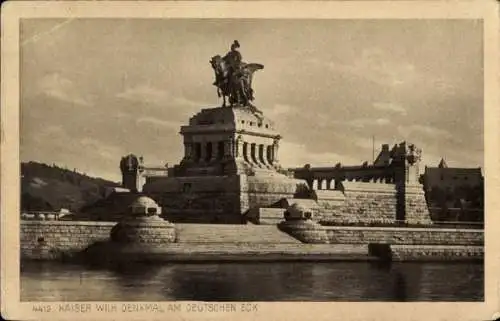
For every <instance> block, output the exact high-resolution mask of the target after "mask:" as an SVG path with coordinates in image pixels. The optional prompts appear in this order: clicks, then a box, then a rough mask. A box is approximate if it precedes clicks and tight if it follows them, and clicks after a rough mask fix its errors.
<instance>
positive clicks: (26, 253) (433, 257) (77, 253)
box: [21, 221, 484, 262]
mask: <svg viewBox="0 0 500 321" xmlns="http://www.w3.org/2000/svg"><path fill="white" fill-rule="evenodd" d="M155 222H156V221H155ZM115 224H116V223H113V222H75V221H69V222H64V221H28V222H22V225H21V259H22V260H69V261H81V260H85V261H102V260H109V261H146V262H151V261H157V262H247V261H259V262H280V261H283V262H285V261H296V262H306V261H315V262H318V261H481V260H482V259H483V257H484V248H483V231H482V230H470V229H469V230H459V229H442V228H441V229H439V228H438V229H429V228H397V227H384V228H374V227H322V226H320V225H318V224H311V223H308V224H302V223H300V224H292V225H290V226H288V227H289V228H288V229H287V228H278V227H277V226H276V225H252V224H241V225H228V224H223V225H216V224H175V225H169V227H168V228H169V229H170V230H171V232H170V233H172V237H171V239H169V240H167V241H165V239H164V238H161V237H160V236H161V235H162V234H161V233H160V232H161V231H162V229H161V228H159V227H156V228H151V229H148V228H146V229H144V228H143V229H141V230H137V231H136V232H134V231H135V230H134V229H130V228H128V230H127V233H129V234H127V235H135V233H139V232H140V231H142V232H140V233H146V234H144V235H143V236H141V240H140V241H137V242H132V241H130V240H129V241H123V242H120V241H116V240H115V241H113V240H112V238H111V237H110V235H111V230H112V228H113V226H115ZM147 224H151V223H147ZM148 226H149V225H148ZM151 226H152V225H151ZM160 230H161V231H160ZM286 231H288V232H286ZM130 233H132V234H130ZM158 233H160V234H158ZM141 235H142V234H141ZM319 236H321V237H319Z"/></svg>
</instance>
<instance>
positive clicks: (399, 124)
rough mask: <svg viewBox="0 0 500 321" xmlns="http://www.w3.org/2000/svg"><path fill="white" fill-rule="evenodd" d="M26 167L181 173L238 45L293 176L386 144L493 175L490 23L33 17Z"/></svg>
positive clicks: (24, 85) (26, 24) (26, 66)
mask: <svg viewBox="0 0 500 321" xmlns="http://www.w3.org/2000/svg"><path fill="white" fill-rule="evenodd" d="M20 36H21V38H20V39H21V40H20V42H21V48H20V53H21V66H20V72H21V97H20V101H21V124H20V126H21V128H20V130H21V142H20V144H21V145H20V147H21V155H20V157H21V161H40V162H45V163H48V164H52V163H55V164H57V165H59V166H64V167H67V168H69V169H76V170H78V171H79V172H84V173H87V174H88V175H92V176H99V177H103V178H108V179H112V180H115V181H118V180H119V179H120V171H119V167H118V164H119V160H120V158H121V157H122V156H124V155H126V154H129V153H134V154H136V155H142V156H143V157H144V160H145V163H146V164H148V165H160V164H165V163H169V164H170V165H174V164H177V163H178V162H179V161H180V159H181V158H182V155H183V144H182V137H181V135H180V134H179V130H180V126H182V125H185V124H187V123H188V120H189V117H191V116H192V115H194V114H195V113H196V112H198V111H199V110H200V109H202V108H210V107H217V106H220V105H221V103H222V102H221V100H220V99H219V98H218V97H217V92H216V89H215V87H214V86H213V85H212V82H213V80H214V75H213V70H212V69H211V67H210V65H209V60H210V58H211V57H212V56H214V55H216V54H220V55H223V54H225V53H226V52H227V51H228V50H229V46H230V44H231V43H232V42H233V40H235V39H237V40H238V41H239V43H240V44H241V48H240V52H241V53H242V55H243V60H244V61H246V62H256V63H261V64H263V65H264V66H265V67H264V69H263V70H261V71H258V72H257V73H256V74H255V76H254V82H253V87H254V90H255V98H256V100H255V101H254V104H255V105H256V106H257V107H258V108H259V109H260V110H262V111H263V112H264V114H265V115H266V116H267V117H269V118H271V119H273V120H274V121H275V123H276V126H277V128H278V130H279V131H280V133H281V135H282V136H283V139H282V142H281V144H280V161H281V164H282V165H283V166H284V167H295V166H303V165H304V164H307V163H308V164H311V165H313V166H334V165H335V164H336V163H338V162H341V163H342V164H345V165H358V164H361V163H362V162H364V161H369V162H371V161H372V160H373V159H372V155H373V140H374V141H375V148H376V150H377V149H379V148H380V145H381V144H383V143H388V144H390V145H394V144H395V143H398V142H401V141H408V142H411V143H414V144H416V145H417V146H418V147H420V148H421V149H422V151H423V163H424V164H425V165H428V166H437V164H438V163H439V160H440V159H441V158H442V157H444V158H445V160H446V162H447V163H448V166H449V167H482V166H483V158H484V148H483V136H484V134H483V132H484V130H483V51H482V47H483V43H482V23H481V21H478V20H425V19H419V20H334V19H309V20H307V19H303V20H299V19H285V20H278V19H272V20H269V19H253V20H252V19H247V20H239V19H187V18H185V19H24V20H22V22H21V35H20Z"/></svg>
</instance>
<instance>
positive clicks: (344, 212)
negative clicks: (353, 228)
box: [318, 182, 397, 223]
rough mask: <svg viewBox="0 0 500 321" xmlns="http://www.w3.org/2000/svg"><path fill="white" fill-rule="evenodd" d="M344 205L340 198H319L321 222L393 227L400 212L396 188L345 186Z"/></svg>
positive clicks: (343, 184) (343, 187)
mask: <svg viewBox="0 0 500 321" xmlns="http://www.w3.org/2000/svg"><path fill="white" fill-rule="evenodd" d="M341 188H342V192H343V195H344V202H343V204H342V203H341V202H340V199H341V197H340V195H339V196H338V197H337V198H333V199H332V200H331V201H330V200H328V199H324V198H323V199H322V198H318V203H321V204H330V205H331V206H330V207H325V205H324V206H323V210H322V211H321V215H320V216H321V220H323V221H326V222H338V223H357V222H360V223H394V221H395V219H396V211H397V191H396V186H395V185H394V184H381V183H365V182H342V186H341Z"/></svg>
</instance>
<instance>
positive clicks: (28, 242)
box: [20, 220, 484, 261]
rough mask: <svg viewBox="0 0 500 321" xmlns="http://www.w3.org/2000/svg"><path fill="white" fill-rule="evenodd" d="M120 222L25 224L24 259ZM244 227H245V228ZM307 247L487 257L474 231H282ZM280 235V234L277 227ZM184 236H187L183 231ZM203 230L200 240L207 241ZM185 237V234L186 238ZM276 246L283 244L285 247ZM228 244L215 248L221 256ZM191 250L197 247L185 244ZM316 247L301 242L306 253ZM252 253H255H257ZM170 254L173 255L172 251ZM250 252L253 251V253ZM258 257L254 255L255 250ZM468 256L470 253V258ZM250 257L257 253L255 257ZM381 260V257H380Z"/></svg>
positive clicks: (86, 240)
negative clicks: (375, 247) (364, 247)
mask: <svg viewBox="0 0 500 321" xmlns="http://www.w3.org/2000/svg"><path fill="white" fill-rule="evenodd" d="M115 224H116V223H115V222H91V221H24V220H23V221H21V224H20V225H21V226H20V251H21V258H22V259H54V260H56V259H64V258H73V257H75V256H76V255H77V254H79V253H81V252H82V251H84V250H86V249H88V248H89V247H91V246H92V245H94V244H97V243H99V242H105V241H108V240H109V239H110V232H111V230H112V228H113V226H114V225H115ZM241 228H243V227H241ZM280 229H281V230H282V231H284V232H287V233H288V234H290V235H291V236H293V237H295V238H296V239H298V240H300V241H301V242H302V243H314V244H315V245H321V246H327V247H336V246H338V245H342V244H346V245H348V244H352V245H373V244H375V245H381V246H389V247H390V251H391V254H390V256H391V259H392V260H403V261H406V260H415V259H419V258H420V259H425V258H429V257H430V258H437V257H440V256H443V257H448V258H449V259H450V260H452V259H453V258H454V257H455V258H457V259H460V258H464V259H470V258H476V257H478V258H480V257H482V255H483V244H484V233H483V231H482V230H473V229H445V228H402V227H349V226H330V227H325V226H321V225H319V224H317V223H314V222H312V223H311V224H304V223H300V222H297V224H292V225H290V226H288V227H287V226H285V227H284V228H280ZM276 233H281V232H280V231H279V230H278V229H276ZM181 234H182V233H181ZM202 234H203V229H200V238H201V239H203V235H202ZM181 236H182V235H181ZM279 243H280V242H277V243H276V245H280V246H284V248H286V246H288V245H286V246H285V244H279ZM225 244H231V243H218V244H211V245H210V246H213V250H214V251H216V252H220V253H221V255H222V252H221V249H223V248H224V246H225ZM185 245H186V246H187V247H189V246H195V245H196V244H185ZM311 245H313V244H303V245H302V246H301V245H300V243H299V244H296V245H295V247H304V248H303V249H302V250H301V251H302V252H301V253H304V255H306V254H307V252H308V249H309V246H311ZM252 251H255V249H254V250H252ZM167 252H168V251H167ZM249 253H250V252H249ZM252 253H254V254H255V252H252ZM467 253H469V254H467ZM249 255H252V254H251V253H250V254H249ZM376 256H377V255H376Z"/></svg>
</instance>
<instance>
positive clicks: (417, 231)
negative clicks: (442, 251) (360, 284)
mask: <svg viewBox="0 0 500 321" xmlns="http://www.w3.org/2000/svg"><path fill="white" fill-rule="evenodd" d="M324 229H325V231H326V234H327V236H328V239H329V241H330V243H342V244H367V243H382V244H427V245H483V244H484V232H483V230H480V229H448V228H404V227H354V226H352V227H351V226H327V227H324Z"/></svg>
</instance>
